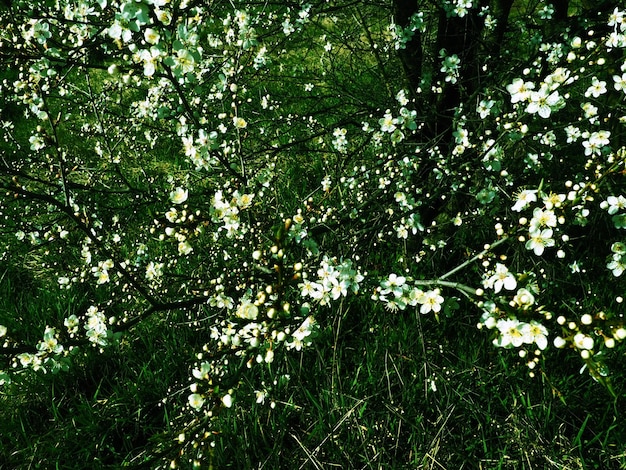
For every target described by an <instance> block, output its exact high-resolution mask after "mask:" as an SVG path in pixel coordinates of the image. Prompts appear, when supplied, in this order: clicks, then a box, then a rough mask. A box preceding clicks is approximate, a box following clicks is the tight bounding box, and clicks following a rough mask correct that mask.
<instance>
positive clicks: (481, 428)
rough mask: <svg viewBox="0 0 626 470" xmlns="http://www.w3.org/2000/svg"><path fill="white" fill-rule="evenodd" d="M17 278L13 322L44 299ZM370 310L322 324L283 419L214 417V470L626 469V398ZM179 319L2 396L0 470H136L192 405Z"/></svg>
mask: <svg viewBox="0 0 626 470" xmlns="http://www.w3.org/2000/svg"><path fill="white" fill-rule="evenodd" d="M17 276H19V274H18V272H17V271H15V270H14V271H11V272H10V271H8V270H6V271H5V272H4V275H3V277H2V284H1V289H2V292H1V294H2V295H0V298H1V299H2V306H1V310H2V313H3V316H4V315H6V314H7V313H9V312H10V311H11V310H13V311H14V312H15V310H20V311H22V312H28V314H29V315H30V316H33V317H36V316H37V315H40V314H41V313H39V312H42V311H43V310H44V303H45V301H46V300H48V299H46V296H45V293H44V292H43V291H42V290H41V289H39V288H38V286H37V285H36V282H34V281H31V282H30V283H29V282H27V280H26V278H22V279H19V282H20V286H21V287H20V288H19V289H15V284H12V283H13V282H15V281H16V280H17ZM22 276H26V274H22ZM68 302H70V303H68V307H69V308H72V307H71V302H72V300H71V299H68ZM361 307H362V309H359V308H358V307H357V305H353V306H352V307H350V308H346V309H344V308H343V307H342V306H340V307H338V308H337V309H335V310H333V311H329V312H327V313H328V315H327V319H326V320H325V323H324V324H323V331H322V337H321V338H320V341H318V343H317V345H316V346H315V348H314V349H312V350H307V351H304V352H302V353H301V354H300V355H296V356H293V357H292V358H291V359H290V360H289V361H288V363H287V365H286V367H285V369H284V370H282V372H284V373H287V374H288V375H289V380H288V382H286V384H285V385H284V386H277V387H275V389H274V393H273V394H272V397H271V398H272V400H273V401H274V402H275V408H273V409H272V408H271V407H270V406H269V399H268V403H266V404H264V405H254V406H253V407H252V411H251V412H249V411H244V410H243V409H241V410H239V409H237V408H236V407H234V408H233V409H231V410H228V411H227V412H226V413H224V414H223V415H222V416H221V417H220V418H219V420H220V428H221V429H222V431H221V434H220V435H219V436H217V440H216V446H215V447H214V449H213V455H212V458H211V459H210V460H211V461H212V464H213V468H266V469H270V468H293V467H294V466H297V468H315V469H318V468H319V469H327V468H355V469H357V468H358V469H394V468H424V469H441V468H445V469H457V468H459V469H460V468H467V469H473V468H477V469H478V468H484V469H496V468H502V469H544V468H554V469H591V468H598V469H609V468H614V469H617V468H626V444H625V443H626V435H625V434H624V433H625V430H624V427H623V426H621V419H622V415H621V411H620V410H621V406H622V401H623V399H619V400H617V401H614V400H613V399H612V398H611V397H610V395H609V394H608V392H607V391H606V390H605V389H603V388H602V387H601V386H600V385H599V384H595V383H593V381H592V379H591V378H590V377H589V376H588V375H587V374H582V375H581V374H579V373H578V370H577V368H578V365H577V364H575V363H572V364H568V363H567V361H559V360H558V359H557V360H553V361H549V362H547V363H545V364H544V371H545V373H544V372H537V374H536V376H535V378H533V379H530V378H529V377H528V369H527V367H526V366H525V364H523V362H522V361H517V360H516V359H515V358H514V357H513V358H512V357H511V354H510V352H509V351H503V350H495V349H494V348H493V347H492V346H491V345H490V344H489V341H488V338H487V337H486V336H485V337H484V338H483V339H484V347H482V348H476V345H477V342H478V341H482V339H477V332H476V330H475V329H474V327H473V326H472V325H471V324H464V323H466V322H467V321H469V320H468V319H467V318H468V317H465V319H463V317H464V315H462V314H459V315H460V316H461V318H462V321H461V322H459V321H458V320H459V319H458V318H445V317H442V319H441V321H440V322H438V321H436V320H435V319H434V318H433V317H427V316H421V315H419V314H416V313H412V312H400V313H389V312H386V311H382V310H380V311H377V310H372V309H371V308H368V307H367V302H365V301H364V302H363V303H362V304H361ZM461 311H462V310H461ZM180 320H181V318H176V315H172V316H170V317H168V318H163V319H161V320H156V319H155V320H154V321H153V322H151V323H150V324H149V325H144V326H142V328H147V329H149V330H150V332H149V334H145V335H138V337H140V338H143V339H138V340H135V341H133V342H132V343H124V342H122V344H121V345H120V346H119V349H117V350H108V351H107V352H105V353H104V354H93V355H91V356H88V357H87V358H86V359H84V361H85V363H84V364H81V367H76V368H72V369H71V370H70V371H69V372H63V373H61V374H59V375H54V376H52V375H47V376H46V375H43V376H31V377H30V378H28V379H27V380H25V382H24V383H15V384H14V385H12V386H11V387H9V388H8V389H7V390H5V393H3V394H2V395H0V400H1V402H0V413H1V416H0V431H1V432H0V436H1V437H0V439H1V441H2V445H1V446H0V449H2V451H1V453H2V455H1V456H0V462H4V463H3V464H0V468H7V469H13V468H24V469H26V468H54V467H55V466H56V467H57V468H68V469H69V468H77V469H78V468H85V467H84V466H85V462H90V464H89V465H90V467H91V468H118V467H120V466H121V465H122V463H123V462H127V463H129V462H133V463H138V460H133V457H134V456H138V455H140V454H141V453H142V451H143V450H146V449H149V448H150V445H151V442H154V440H155V439H158V436H159V435H160V434H161V433H163V432H166V431H167V430H168V428H169V421H170V419H171V418H170V415H171V414H173V413H175V412H176V407H177V403H179V402H181V401H184V399H185V396H186V393H185V390H184V387H185V385H186V380H187V375H188V370H187V364H188V361H189V360H190V358H191V357H192V356H193V352H194V350H197V348H198V347H199V346H200V344H201V341H202V337H201V336H202V335H198V333H197V332H196V333H194V332H192V331H191V330H189V329H188V328H185V327H184V325H183V324H182V323H181V322H180ZM194 346H195V348H194ZM277 372H278V371H271V370H269V371H268V376H267V379H271V378H272V377H274V378H276V377H277V376H278V375H279V374H278V373H277ZM272 374H274V375H272ZM621 385H623V383H621V382H619V378H618V380H617V382H616V383H615V387H616V389H618V390H621V389H622V387H621ZM181 392H182V393H181ZM181 395H182V396H181ZM163 397H169V400H168V401H167V402H166V403H164V402H163V401H162V398H163ZM151 465H153V464H148V467H150V466H151Z"/></svg>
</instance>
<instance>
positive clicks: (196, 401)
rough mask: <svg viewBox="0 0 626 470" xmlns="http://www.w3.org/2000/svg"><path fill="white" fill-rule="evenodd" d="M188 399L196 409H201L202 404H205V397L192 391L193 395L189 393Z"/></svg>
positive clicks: (190, 404)
mask: <svg viewBox="0 0 626 470" xmlns="http://www.w3.org/2000/svg"><path fill="white" fill-rule="evenodd" d="M187 400H188V401H189V406H191V407H192V408H193V409H195V410H199V409H200V408H202V405H204V398H202V396H201V395H199V394H197V393H192V394H191V395H189V397H187Z"/></svg>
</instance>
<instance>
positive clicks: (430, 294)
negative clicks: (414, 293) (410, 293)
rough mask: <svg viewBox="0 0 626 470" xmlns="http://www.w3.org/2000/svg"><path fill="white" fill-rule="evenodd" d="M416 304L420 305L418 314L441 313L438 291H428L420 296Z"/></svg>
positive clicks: (441, 299) (440, 298) (441, 302)
mask: <svg viewBox="0 0 626 470" xmlns="http://www.w3.org/2000/svg"><path fill="white" fill-rule="evenodd" d="M418 302H419V303H420V304H422V306H421V307H420V313H428V312H431V311H432V312H435V313H438V312H440V311H441V304H443V297H442V296H441V295H439V289H435V290H429V291H427V292H424V294H423V295H422V296H420V298H419V300H418Z"/></svg>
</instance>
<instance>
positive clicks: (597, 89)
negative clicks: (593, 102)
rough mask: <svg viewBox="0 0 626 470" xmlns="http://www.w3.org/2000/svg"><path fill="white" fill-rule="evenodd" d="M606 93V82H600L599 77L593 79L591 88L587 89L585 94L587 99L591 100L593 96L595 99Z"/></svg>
mask: <svg viewBox="0 0 626 470" xmlns="http://www.w3.org/2000/svg"><path fill="white" fill-rule="evenodd" d="M604 93H606V82H604V81H600V80H598V79H597V77H593V79H592V80H591V86H590V87H589V88H587V91H586V92H585V97H587V98H589V97H590V96H593V97H594V98H598V97H599V96H600V95H603V94H604Z"/></svg>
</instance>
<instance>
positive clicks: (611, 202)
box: [606, 195, 626, 215]
mask: <svg viewBox="0 0 626 470" xmlns="http://www.w3.org/2000/svg"><path fill="white" fill-rule="evenodd" d="M606 202H607V205H608V211H607V212H608V213H609V214H610V215H615V214H617V212H618V211H620V210H621V209H625V208H626V197H624V196H622V195H619V196H617V197H616V196H609V197H607V198H606Z"/></svg>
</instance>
